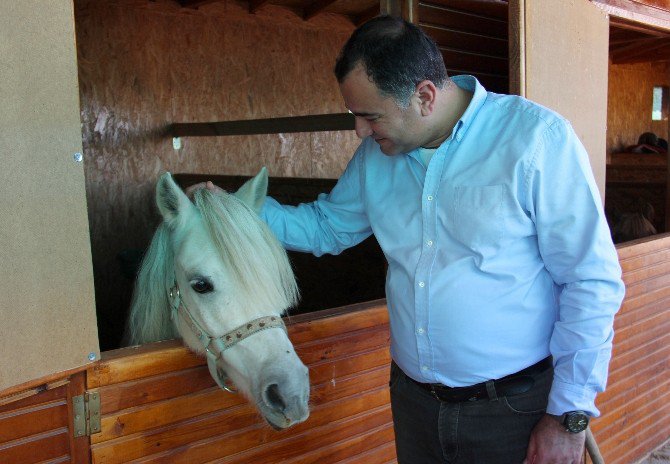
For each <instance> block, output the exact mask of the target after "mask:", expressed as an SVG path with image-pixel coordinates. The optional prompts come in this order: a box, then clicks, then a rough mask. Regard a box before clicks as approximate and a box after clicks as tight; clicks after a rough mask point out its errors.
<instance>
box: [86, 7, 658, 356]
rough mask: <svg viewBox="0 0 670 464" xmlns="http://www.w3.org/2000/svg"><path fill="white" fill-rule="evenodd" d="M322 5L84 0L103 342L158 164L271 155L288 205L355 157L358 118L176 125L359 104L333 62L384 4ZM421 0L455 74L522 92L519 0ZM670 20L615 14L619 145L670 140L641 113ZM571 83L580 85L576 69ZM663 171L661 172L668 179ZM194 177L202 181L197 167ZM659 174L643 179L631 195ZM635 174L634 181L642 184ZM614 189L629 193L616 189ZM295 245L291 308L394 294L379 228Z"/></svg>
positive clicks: (425, 23)
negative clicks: (646, 22)
mask: <svg viewBox="0 0 670 464" xmlns="http://www.w3.org/2000/svg"><path fill="white" fill-rule="evenodd" d="M312 4H313V2H309V1H306V0H305V1H298V0H293V1H287V0H284V1H269V2H242V1H218V2H217V1H214V2H212V1H209V2H205V1H188V0H182V1H181V2H175V1H169V0H159V1H148V0H117V1H108V2H98V1H94V0H76V1H75V21H76V32H77V47H78V57H79V80H80V96H81V115H82V129H83V130H82V136H83V143H84V151H85V157H86V160H87V162H86V163H85V173H86V190H87V201H88V214H89V223H90V233H91V245H92V254H93V269H94V277H95V290H96V305H97V314H98V331H99V338H100V345H101V349H102V350H108V349H112V348H116V347H118V346H119V344H120V340H121V335H122V333H123V326H124V321H125V315H126V311H127V308H128V306H129V301H130V296H131V293H132V280H133V275H134V271H135V269H136V266H137V261H138V257H139V256H141V253H142V251H143V249H144V248H145V247H146V246H147V244H148V241H149V239H150V237H151V235H152V233H153V231H154V229H155V227H156V226H157V224H158V220H159V219H158V214H157V212H156V208H155V206H154V199H153V188H154V184H155V180H156V178H157V177H158V175H160V173H162V172H163V171H167V170H169V171H171V172H173V173H177V174H184V175H185V174H192V175H195V177H191V178H190V179H191V181H194V180H193V179H197V178H198V176H202V177H200V178H211V177H212V176H217V177H216V178H217V179H218V180H219V182H220V183H223V184H225V185H226V186H227V187H229V188H230V189H233V188H235V187H236V185H239V183H240V182H241V181H242V180H243V178H244V177H246V176H251V175H253V174H255V173H256V172H257V171H258V170H259V169H260V168H261V167H262V166H267V167H268V169H269V171H270V176H271V181H270V193H271V194H273V195H276V196H278V198H279V199H280V200H283V201H286V202H288V203H290V202H296V201H309V200H310V199H312V198H314V197H315V196H316V194H317V193H319V192H320V191H327V190H328V189H329V188H330V186H332V185H333V182H334V179H337V177H338V176H339V175H340V174H341V172H342V171H343V169H344V168H345V166H346V163H347V162H348V160H349V158H350V156H351V154H352V153H353V151H354V150H355V148H356V146H357V143H358V141H357V139H356V136H355V134H354V133H353V131H351V130H346V131H341V130H338V131H335V130H325V129H327V127H324V128H321V129H317V130H313V131H309V132H289V131H286V132H282V133H274V134H260V133H259V134H254V135H229V136H182V137H181V138H180V141H181V148H180V149H175V148H173V139H172V134H171V133H170V127H171V125H172V124H175V123H198V122H199V123H206V122H213V121H244V120H250V119H267V118H282V117H291V116H308V115H320V114H341V113H344V112H345V108H344V105H343V103H342V101H341V98H340V96H339V91H338V87H337V83H336V81H335V79H334V77H333V75H332V67H333V64H334V61H335V58H336V56H337V53H338V52H339V49H340V47H341V46H342V44H343V43H344V41H345V40H346V38H347V37H348V36H349V34H350V33H351V31H353V29H354V28H355V27H356V25H358V24H360V23H362V22H364V21H365V20H367V19H368V18H370V17H372V16H374V15H375V14H376V13H377V12H378V8H379V5H378V2H376V1H360V2H347V1H338V2H322V8H321V9H317V8H314V7H312V6H310V5H312ZM416 13H417V17H418V18H419V24H420V26H421V27H422V28H423V29H424V30H425V31H426V32H428V33H429V34H430V35H431V36H432V37H433V38H434V39H435V40H436V41H437V42H438V44H439V45H440V47H441V49H442V52H443V55H444V57H445V62H446V63H447V67H448V71H449V72H450V74H452V75H457V74H473V75H475V76H476V77H477V78H478V79H479V80H480V82H482V84H483V85H484V86H485V87H487V88H488V89H489V90H491V91H495V92H509V91H510V77H509V76H510V74H513V73H511V72H510V71H512V69H511V68H510V66H515V65H514V64H510V59H509V36H508V35H509V16H510V14H509V7H508V4H507V2H504V1H472V0H440V1H431V2H420V3H419V4H418V7H417V10H416ZM659 34H660V35H661V36H663V37H660V39H661V40H663V38H665V40H667V36H666V35H665V34H664V33H662V32H659V31H653V30H647V29H644V28H640V27H638V26H633V25H631V24H626V23H616V22H611V26H610V59H609V104H608V118H607V119H608V132H607V153H608V155H609V154H612V153H617V152H619V151H621V150H622V147H624V146H628V145H632V144H634V143H635V142H636V139H637V136H638V135H639V134H641V133H642V132H648V131H652V132H656V133H657V134H658V136H659V137H663V138H665V139H666V140H667V137H668V127H667V112H666V113H665V114H666V119H665V121H661V122H658V123H657V122H653V123H652V121H651V118H650V117H649V118H646V119H645V117H643V116H642V115H649V116H650V113H651V103H652V102H651V92H652V87H653V86H656V85H661V86H668V85H669V84H668V79H669V78H668V76H669V75H670V73H668V66H669V65H668V62H667V61H659V60H658V59H655V57H656V56H657V55H656V54H654V53H646V54H645V53H643V52H642V51H640V50H647V49H649V46H648V45H649V43H650V41H652V40H655V38H659V37H657V36H658V35H659ZM635 45H637V46H638V47H637V48H635ZM659 47H660V46H659ZM633 48H635V49H636V50H638V52H637V53H634V52H633V51H632V50H633ZM653 49H654V50H665V49H661V48H653ZM666 55H667V53H666ZM287 57H290V59H287ZM565 82H566V85H570V76H565ZM631 88H634V89H636V90H635V91H631V90H630V89H631ZM611 159H612V157H611V156H608V160H611ZM628 169H629V168H624V170H628ZM666 170H667V167H666ZM626 172H629V171H626ZM654 172H656V171H654ZM665 172H666V171H663V172H662V174H658V172H656V173H655V174H654V175H655V176H656V177H659V176H660V177H663V176H664V175H665ZM610 177H611V176H610V168H609V167H608V184H607V188H606V205H607V207H608V211H610V210H612V209H613V208H618V209H622V208H625V207H626V206H625V205H626V204H627V203H626V201H627V196H626V194H620V191H621V188H620V186H618V185H616V186H615V185H614V183H613V182H614V181H613V180H612V179H611V178H610ZM185 179H186V181H187V182H188V179H189V178H188V176H186V177H185ZM610 180H612V182H610ZM647 187H648V186H642V187H640V186H634V187H633V194H635V192H638V193H639V192H642V191H644V192H646V190H644V189H645V188H647ZM626 188H628V192H629V193H630V191H631V190H630V188H631V187H630V186H628V187H626ZM617 189H618V190H617ZM653 189H655V190H653V192H652V190H649V194H648V197H649V201H650V202H652V203H653V205H654V209H655V211H656V218H655V222H654V224H655V225H656V226H657V230H658V232H662V231H665V230H666V229H665V224H664V220H665V219H664V218H665V197H664V194H665V184H663V186H661V185H660V183H659V182H656V184H654V185H653ZM612 192H614V193H612ZM610 195H612V196H616V197H617V198H619V197H621V198H624V200H617V201H610V200H609V196H610ZM645 195H647V193H645ZM291 259H292V261H293V263H294V267H295V269H296V273H297V275H298V281H299V285H300V286H301V291H302V293H303V303H302V304H301V306H300V307H298V308H296V309H295V310H293V312H292V313H293V314H296V313H300V312H308V311H314V310H318V309H325V308H332V307H336V306H342V305H348V304H354V303H359V302H362V301H369V300H372V299H376V298H383V296H384V273H385V262H384V258H383V255H382V254H381V252H380V250H379V249H378V246H377V245H376V243H375V242H374V239H370V240H369V241H368V242H366V244H365V245H363V246H361V247H357V248H354V249H352V250H349V251H347V252H345V253H343V254H342V255H340V256H337V257H326V258H318V259H317V258H314V257H312V256H311V255H304V254H291Z"/></svg>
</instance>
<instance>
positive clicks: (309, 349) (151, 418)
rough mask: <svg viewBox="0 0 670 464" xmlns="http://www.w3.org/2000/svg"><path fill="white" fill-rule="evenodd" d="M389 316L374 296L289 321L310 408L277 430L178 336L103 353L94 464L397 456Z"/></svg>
mask: <svg viewBox="0 0 670 464" xmlns="http://www.w3.org/2000/svg"><path fill="white" fill-rule="evenodd" d="M387 317H388V316H387V311H386V306H385V305H384V304H383V302H377V303H370V304H367V305H362V306H359V307H356V308H353V309H352V308H349V310H330V311H324V312H320V313H312V314H309V315H304V316H297V317H295V318H293V319H292V321H290V325H289V336H290V338H291V340H292V341H293V343H294V345H295V347H296V351H297V352H298V354H299V355H300V357H301V359H303V361H304V362H305V363H306V364H307V365H308V367H309V369H310V383H311V385H312V391H311V397H310V404H311V414H310V417H309V419H308V421H307V422H305V423H303V424H299V425H297V426H295V427H293V428H290V429H288V430H285V431H280V432H275V431H273V430H272V429H271V428H270V427H269V426H267V425H266V424H265V422H264V421H263V419H261V418H260V416H259V414H258V413H257V412H256V411H255V409H254V408H253V407H252V406H250V405H249V404H248V403H247V402H246V400H244V398H242V397H240V396H237V395H231V394H229V393H226V392H224V391H222V390H220V389H219V388H218V387H216V386H215V385H214V382H213V380H212V379H211V378H210V377H209V373H208V371H207V367H206V366H205V365H204V360H203V359H201V358H197V357H196V356H194V355H192V354H191V353H189V352H188V350H187V349H186V348H183V347H181V346H180V342H179V341H169V342H163V343H158V344H153V345H145V346H142V347H139V348H125V349H121V350H115V351H111V352H107V353H104V355H103V360H102V361H101V362H100V363H98V364H97V366H96V367H95V368H94V369H91V370H90V371H89V376H88V385H89V388H92V389H94V390H95V391H98V392H99V393H100V397H101V409H102V432H101V433H99V434H95V435H93V436H92V437H91V442H92V445H91V453H92V459H93V462H94V463H117V462H126V461H130V460H136V462H143V463H145V462H146V463H148V462H154V463H159V462H170V463H174V462H188V463H199V462H209V461H212V460H216V461H217V462H220V463H231V464H232V463H249V462H278V461H281V462H287V463H296V464H297V463H323V464H327V463H346V462H365V463H369V464H375V463H380V464H381V463H387V462H395V448H394V445H393V438H394V435H393V428H392V419H391V412H390V404H389V396H388V376H389V372H388V366H389V362H390V357H389V352H388V344H389V333H388V319H387ZM134 462H135V461H134Z"/></svg>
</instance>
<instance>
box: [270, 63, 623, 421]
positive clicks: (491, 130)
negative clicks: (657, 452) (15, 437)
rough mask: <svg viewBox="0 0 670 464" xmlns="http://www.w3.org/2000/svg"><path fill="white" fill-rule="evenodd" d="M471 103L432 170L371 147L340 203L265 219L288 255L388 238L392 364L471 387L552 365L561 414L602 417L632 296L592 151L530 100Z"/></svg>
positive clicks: (364, 149) (462, 81)
mask: <svg viewBox="0 0 670 464" xmlns="http://www.w3.org/2000/svg"><path fill="white" fill-rule="evenodd" d="M453 80H454V82H456V84H457V85H458V86H459V87H461V88H464V89H466V90H468V91H470V92H473V98H472V100H471V102H470V104H469V106H468V108H467V110H466V111H465V113H464V114H463V116H462V117H461V119H460V120H459V121H458V123H457V124H456V126H455V127H454V129H453V132H452V133H451V136H450V137H449V138H448V139H447V140H446V141H445V142H443V143H442V145H441V146H440V147H439V148H438V150H437V151H436V152H435V154H434V155H433V157H432V159H431V161H430V163H429V164H428V166H427V168H426V167H425V166H424V165H423V164H422V163H421V162H420V159H419V154H418V152H419V151H418V150H414V151H412V152H410V153H407V154H403V155H396V156H386V155H384V154H383V153H382V152H381V151H380V149H379V146H378V145H377V143H376V142H375V141H374V140H373V139H372V138H370V137H368V138H366V139H364V140H363V141H362V143H361V145H360V147H359V148H358V149H357V151H356V153H355V155H354V157H353V158H352V160H351V161H350V162H349V165H348V166H347V169H346V171H345V172H344V174H343V175H342V177H341V178H340V179H339V181H338V183H337V185H336V186H335V187H334V188H333V190H332V192H330V194H322V195H320V196H319V197H318V199H317V200H316V201H315V202H313V203H309V204H302V205H300V206H297V207H290V206H282V205H279V204H278V203H277V202H276V201H275V200H273V199H271V198H268V200H267V201H266V204H265V206H264V209H263V212H262V215H263V217H264V219H265V220H266V221H267V222H268V224H269V225H270V227H271V228H272V230H273V231H274V232H275V233H276V234H277V236H278V237H279V239H280V241H281V242H282V243H283V244H284V246H285V247H286V248H288V249H290V250H296V251H305V252H312V253H314V254H315V255H317V256H319V255H321V254H324V253H331V254H337V253H340V252H341V251H342V250H344V249H346V248H348V247H351V246H354V245H356V244H357V243H359V242H361V241H362V240H364V239H365V238H367V237H368V236H369V235H370V234H374V235H375V237H376V238H377V240H378V242H379V244H380V246H381V248H382V250H383V251H384V254H385V256H386V259H387V260H388V273H387V277H386V296H387V304H388V310H389V318H390V326H391V355H392V356H393V359H394V360H395V361H396V363H397V364H398V365H399V366H400V367H401V368H402V370H403V371H404V372H405V373H407V375H409V376H410V377H412V378H414V379H415V380H418V381H419V382H425V383H442V384H444V385H449V386H452V387H460V386H467V385H472V384H475V383H479V382H483V381H486V380H489V379H496V378H500V377H503V376H505V375H508V374H511V373H514V372H517V371H519V370H521V369H523V368H525V367H527V366H530V365H532V364H534V363H536V362H538V361H540V360H541V359H543V358H545V357H547V356H548V355H549V354H551V355H553V358H554V366H555V374H554V382H553V385H552V389H551V393H550V397H549V405H548V409H547V412H548V413H550V414H562V413H564V412H567V411H572V410H585V411H587V412H589V413H590V414H591V415H593V416H597V415H599V412H598V410H597V409H596V407H595V404H594V400H595V396H596V393H597V392H599V391H603V390H604V388H605V383H606V379H607V368H608V363H609V360H610V355H611V349H612V337H613V330H612V323H613V318H614V314H615V313H616V311H617V310H618V309H619V306H620V304H621V301H622V299H623V294H624V286H623V282H622V281H621V268H620V266H619V262H618V257H617V253H616V250H615V248H614V245H613V244H612V240H611V238H610V232H609V228H608V226H607V222H606V220H605V216H604V213H603V208H602V205H601V200H600V196H599V194H598V190H597V187H596V185H595V182H594V179H593V174H592V172H591V168H590V166H589V160H588V156H587V153H586V151H585V149H584V147H583V146H582V144H581V143H580V141H579V140H578V138H577V136H576V134H575V133H574V131H573V129H572V127H571V126H570V124H569V122H568V121H566V120H565V119H564V118H562V117H561V116H559V115H558V114H556V113H554V112H552V111H550V110H548V109H546V108H544V107H541V106H539V105H537V104H535V103H532V102H530V101H528V100H525V99H523V98H521V97H518V96H511V95H499V94H495V93H491V92H487V91H486V90H485V89H484V88H483V87H482V86H481V84H479V82H478V81H477V80H476V79H475V78H474V77H472V76H457V77H454V78H453Z"/></svg>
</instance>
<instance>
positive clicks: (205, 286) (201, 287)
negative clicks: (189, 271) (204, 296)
mask: <svg viewBox="0 0 670 464" xmlns="http://www.w3.org/2000/svg"><path fill="white" fill-rule="evenodd" d="M191 288H192V289H193V290H195V291H196V292H198V293H209V292H211V291H212V290H214V286H213V285H212V284H211V283H210V282H209V281H207V280H205V279H198V280H196V281H195V282H193V283H192V284H191Z"/></svg>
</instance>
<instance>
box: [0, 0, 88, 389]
mask: <svg viewBox="0 0 670 464" xmlns="http://www.w3.org/2000/svg"><path fill="white" fill-rule="evenodd" d="M2 10H3V11H2V14H0V43H2V46H0V61H1V62H2V63H4V64H3V65H2V66H0V128H2V132H1V133H0V157H1V158H2V169H0V198H2V200H1V201H0V215H1V216H2V217H3V218H5V219H4V220H3V221H1V222H0V244H2V246H0V263H1V268H2V270H1V271H0V272H1V276H2V278H0V294H2V295H3V298H2V301H1V302H0V320H1V321H2V325H1V327H0V353H2V357H0V395H4V394H5V392H3V391H4V390H6V389H9V388H14V387H15V386H16V385H17V384H23V383H24V382H30V381H31V380H32V379H35V378H37V377H42V376H45V375H49V374H52V373H54V372H63V371H67V370H70V369H76V368H78V367H80V366H82V365H84V364H86V363H88V362H90V361H89V354H90V355H91V356H92V357H95V358H97V357H98V339H97V333H96V332H97V331H96V319H95V299H94V291H93V269H92V266H91V247H90V243H89V234H88V222H87V217H86V194H85V189H84V169H83V166H82V165H81V163H79V162H77V161H75V153H79V154H81V147H82V143H81V126H80V120H79V98H78V97H79V93H78V90H77V61H76V49H75V42H74V24H73V21H72V10H73V7H72V1H71V0H54V1H50V2H48V3H44V2H39V1H35V0H26V1H22V2H18V3H17V2H11V3H5V4H4V5H3V8H2ZM54 340H59V341H60V343H54Z"/></svg>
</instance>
